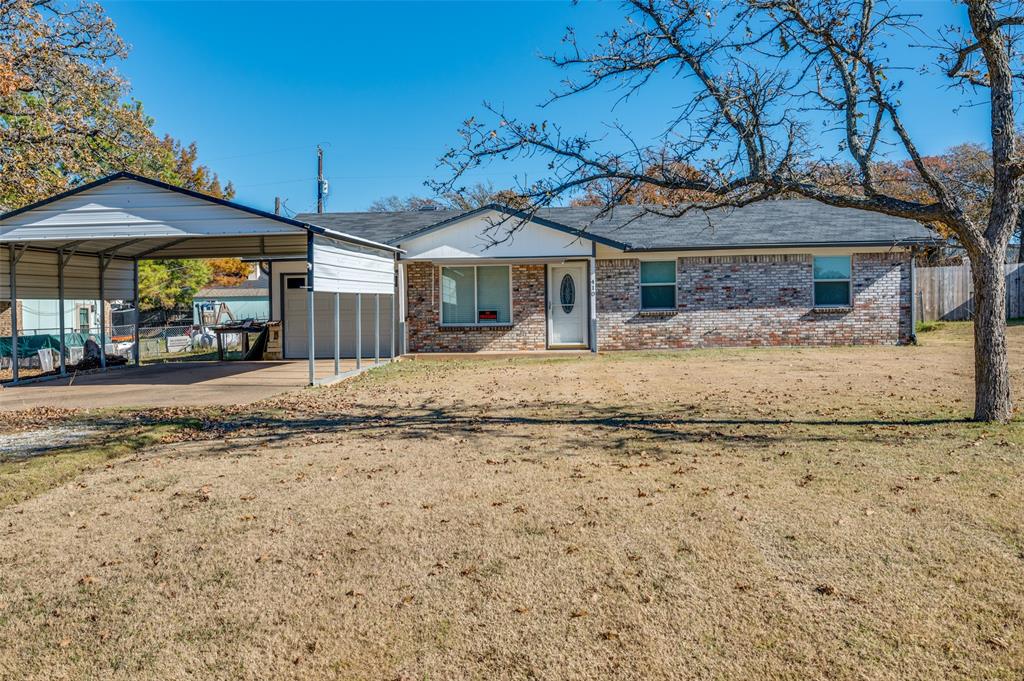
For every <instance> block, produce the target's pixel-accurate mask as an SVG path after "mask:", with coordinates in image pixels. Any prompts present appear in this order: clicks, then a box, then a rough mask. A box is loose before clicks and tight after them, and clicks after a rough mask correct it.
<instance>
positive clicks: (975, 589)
mask: <svg viewBox="0 0 1024 681" xmlns="http://www.w3.org/2000/svg"><path fill="white" fill-rule="evenodd" d="M1021 331H1024V329H1019V328H1015V329H1013V338H1012V349H1011V352H1012V356H1013V358H1014V362H1015V367H1014V382H1015V388H1016V390H1017V394H1018V395H1022V394H1024V381H1022V380H1021V379H1022V378H1024V374H1022V369H1024V363H1021V362H1020V360H1019V358H1020V357H1021V354H1020V352H1021V350H1022V346H1024V334H1022V333H1021ZM968 343H969V336H968V335H966V333H965V331H964V329H963V328H962V327H959V326H954V327H950V328H945V329H942V330H941V331H938V332H934V333H932V334H928V335H927V336H926V337H925V338H924V344H923V345H922V346H921V347H916V348H895V349H893V348H888V349H887V348H856V349H849V348H840V349H823V350H771V351H729V352H696V353H680V354H670V353H664V354H646V355H629V356H621V355H614V356H604V357H596V358H584V359H572V360H529V359H524V360H513V361H508V360H501V361H487V362H447V363H437V362H427V361H415V362H407V363H402V364H399V365H394V366H391V367H387V368H385V369H383V370H380V371H376V372H372V373H370V374H367V375H364V376H363V377H361V378H359V379H357V380H354V381H351V382H348V383H345V384H342V385H340V386H336V387H334V388H331V389H322V390H318V391H302V392H299V393H296V394H294V395H291V396H288V397H286V398H282V399H278V400H275V401H274V402H273V403H269V404H266V405H263V406H262V407H261V408H260V409H258V410H256V411H257V413H254V414H252V415H251V416H246V415H245V414H244V413H243V414H232V415H229V416H223V417H221V418H213V419H211V420H210V421H209V422H208V423H207V424H206V425H205V426H203V427H201V428H197V429H194V430H192V431H188V435H187V437H185V438H184V439H183V440H182V441H180V442H174V443H170V444H166V445H163V446H160V447H157V448H154V449H151V450H148V451H146V452H144V453H142V454H137V455H134V456H133V457H132V458H130V459H124V460H121V461H119V462H118V463H117V464H115V465H114V466H113V467H111V468H109V469H101V470H94V471H91V472H89V473H86V474H84V475H82V476H80V477H78V478H77V479H75V480H73V481H71V482H69V483H67V484H65V485H63V486H60V487H58V488H55V489H52V490H50V491H48V492H45V493H42V494H40V495H38V496H36V497H34V498H32V499H29V500H27V501H24V502H22V503H20V504H18V505H15V506H11V507H9V508H7V509H5V510H3V511H0V678H8V677H9V678H39V679H42V678H47V679H49V678H67V679H83V678H104V679H108V678H114V679H128V678H131V679H171V678H186V677H191V678H204V679H214V678H225V679H226V678H232V679H233V678H252V679H256V678H311V679H333V678H346V679H347V678H366V679H394V678H403V679H404V678H408V679H440V678H458V679H461V678H477V679H493V678H517V679H518V678H529V677H539V678H549V679H563V678H577V679H584V678H587V679H589V678H793V679H797V678H799V679H805V678H839V679H862V678H872V679H875V678H881V679H934V678H965V679H976V678H1005V679H1019V678H1021V676H1022V675H1024V614H1022V613H1024V580H1022V579H1021V575H1022V573H1024V428H1022V425H1021V423H1020V422H1015V423H1013V424H1010V425H1007V426H981V425H975V424H969V423H965V422H963V421H962V419H963V417H964V416H966V415H967V414H968V413H969V411H970V400H969V399H967V396H968V395H969V383H970V347H969V344H968ZM220 421H223V422H224V423H219V422H220ZM210 438H215V439H210Z"/></svg>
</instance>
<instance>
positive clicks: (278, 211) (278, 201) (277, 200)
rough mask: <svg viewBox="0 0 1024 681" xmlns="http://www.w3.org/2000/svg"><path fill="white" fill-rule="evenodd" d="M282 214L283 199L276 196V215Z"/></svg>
mask: <svg viewBox="0 0 1024 681" xmlns="http://www.w3.org/2000/svg"><path fill="white" fill-rule="evenodd" d="M280 214H281V197H280V196H275V197H274V215H280Z"/></svg>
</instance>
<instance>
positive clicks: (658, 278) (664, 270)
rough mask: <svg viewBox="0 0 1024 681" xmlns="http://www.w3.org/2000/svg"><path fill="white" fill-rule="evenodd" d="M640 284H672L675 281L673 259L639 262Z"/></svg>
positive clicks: (674, 263)
mask: <svg viewBox="0 0 1024 681" xmlns="http://www.w3.org/2000/svg"><path fill="white" fill-rule="evenodd" d="M640 283H641V284H674V283H676V262H675V260H664V261H661V262H641V263H640Z"/></svg>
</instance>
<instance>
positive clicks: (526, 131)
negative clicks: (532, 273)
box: [434, 0, 1024, 421]
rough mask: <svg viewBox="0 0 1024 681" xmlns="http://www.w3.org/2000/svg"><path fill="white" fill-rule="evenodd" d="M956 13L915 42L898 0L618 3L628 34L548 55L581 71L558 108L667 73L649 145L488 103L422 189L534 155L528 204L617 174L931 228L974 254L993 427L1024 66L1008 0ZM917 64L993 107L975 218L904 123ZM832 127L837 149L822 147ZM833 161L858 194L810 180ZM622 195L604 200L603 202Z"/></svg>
mask: <svg viewBox="0 0 1024 681" xmlns="http://www.w3.org/2000/svg"><path fill="white" fill-rule="evenodd" d="M960 6H961V7H962V8H963V10H964V20H963V22H962V24H963V25H962V26H961V27H955V26H954V27H946V29H945V30H944V31H943V32H942V35H940V36H925V35H923V34H922V33H921V32H920V29H919V28H918V24H919V23H920V22H919V21H918V17H917V16H915V15H912V14H908V13H907V12H906V11H904V10H905V8H906V5H904V4H902V3H899V2H885V1H884V0H814V1H804V0H626V1H625V2H624V3H623V7H624V9H625V10H626V13H627V17H626V21H625V22H624V23H623V24H622V26H620V27H619V28H617V29H615V30H612V31H609V32H606V33H605V34H603V35H602V36H600V38H599V40H598V41H596V43H595V44H594V46H592V47H587V46H586V45H584V44H583V43H582V42H580V41H579V40H578V39H577V36H576V35H575V34H574V33H573V32H572V30H570V31H569V33H568V34H567V36H566V38H565V44H566V45H567V48H566V49H565V51H564V52H563V53H561V54H558V55H555V56H551V57H548V59H549V60H550V61H551V62H552V63H553V64H554V65H555V66H557V67H559V68H562V69H566V70H569V71H572V72H575V73H576V74H577V76H576V77H574V78H573V77H570V78H568V79H567V80H565V81H563V88H562V89H560V90H559V91H558V92H556V93H555V94H554V95H553V96H552V100H555V99H559V98H561V97H567V96H572V95H576V94H579V93H583V92H587V91H589V90H593V89H596V88H600V87H607V86H612V87H617V88H620V89H621V92H622V97H623V98H629V97H631V96H633V95H634V94H635V93H637V92H638V91H639V90H641V89H642V88H643V87H644V85H645V84H646V83H648V82H649V80H650V79H651V78H652V77H653V76H654V75H655V74H660V73H662V72H664V73H667V74H671V75H673V76H674V77H676V78H678V79H680V80H681V82H680V88H679V92H680V100H679V101H676V102H672V105H673V106H674V108H673V110H672V120H671V122H670V125H668V126H667V129H666V130H665V132H664V134H662V135H661V136H660V139H657V140H655V142H654V143H652V144H650V145H644V144H640V143H636V142H635V141H634V140H633V139H632V138H631V137H630V136H629V135H628V134H627V133H626V131H624V130H621V129H618V132H619V133H621V136H618V135H616V136H615V139H618V140H620V143H618V144H615V143H614V140H613V139H609V138H595V137H588V136H586V135H572V134H568V133H566V132H564V131H563V129H562V128H561V127H560V126H558V125H556V124H552V123H548V122H536V123H532V122H525V121H521V120H517V119H515V118H513V117H511V116H506V115H505V114H504V113H503V112H502V111H499V110H498V109H496V108H495V107H492V106H490V105H485V106H486V108H487V111H488V112H489V114H488V117H490V116H491V115H493V116H494V117H496V119H497V120H496V121H494V122H493V123H490V122H487V121H479V120H477V119H475V118H471V119H470V120H468V121H466V122H465V124H464V126H463V129H462V131H461V134H462V137H463V142H462V144H461V145H460V146H458V147H456V148H453V149H451V150H449V152H448V153H447V154H446V155H445V156H444V157H443V158H442V159H441V163H442V165H445V166H447V167H448V168H449V169H450V175H449V177H448V178H447V179H446V180H443V181H441V182H438V183H435V186H434V188H435V190H436V191H438V192H439V193H442V194H443V193H445V192H450V191H453V190H456V189H455V188H456V187H457V186H458V183H459V181H460V178H461V177H462V176H463V175H464V174H465V173H467V172H468V171H470V170H474V169H477V168H479V167H480V166H481V165H482V164H484V163H485V162H488V161H491V160H516V159H520V158H523V157H530V156H537V155H540V156H543V157H544V158H546V159H547V160H548V166H547V167H548V173H547V176H546V177H544V178H542V179H540V180H538V181H535V182H532V183H530V184H529V185H525V186H522V187H520V188H519V193H520V194H521V195H523V196H524V197H526V198H528V199H529V200H530V202H531V205H532V206H534V207H539V206H542V205H546V204H549V203H551V202H553V201H555V200H557V199H559V198H564V197H566V196H568V195H571V194H573V193H574V192H578V191H579V190H580V189H581V188H584V187H587V186H593V183H595V182H601V181H611V182H614V183H615V186H616V187H618V188H620V190H621V191H622V192H631V191H636V190H637V189H638V188H640V187H648V188H652V187H653V188H656V189H662V190H666V191H669V192H671V191H679V190H686V191H688V192H699V194H700V196H701V197H702V200H700V201H696V202H694V203H690V204H686V205H679V206H668V207H649V208H648V210H650V211H652V212H658V213H660V214H664V215H680V214H682V213H684V212H686V211H690V210H707V209H710V208H715V207H721V206H743V205H746V204H750V203H752V202H755V201H761V200H765V199H769V198H773V197H777V196H783V195H797V196H803V197H806V198H811V199H816V200H818V201H822V202H824V203H826V204H829V205H833V206H840V207H850V208H860V209H864V210H870V211H876V212H879V213H885V214H888V215H895V216H899V217H904V218H910V219H913V220H918V221H920V222H922V223H926V224H933V225H934V224H938V225H943V226H944V227H945V228H946V229H948V231H949V232H951V233H952V234H954V235H955V236H956V238H957V239H958V240H959V241H960V243H961V244H963V246H964V248H965V249H966V251H967V253H968V256H969V257H970V260H971V264H972V272H973V277H974V285H975V312H976V313H975V321H974V336H975V383H976V402H975V414H974V415H975V418H976V419H977V420H982V421H992V420H997V421H1005V420H1007V419H1009V418H1010V417H1011V415H1012V405H1011V401H1010V383H1009V372H1008V366H1007V355H1006V336H1005V333H1006V319H1005V289H1006V280H1005V274H1004V269H1003V263H1004V258H1005V253H1006V247H1007V244H1008V242H1009V239H1010V236H1011V234H1012V233H1013V231H1014V227H1015V225H1016V224H1017V214H1018V203H1019V198H1020V196H1019V195H1020V188H1019V186H1018V185H1019V182H1018V180H1019V178H1020V177H1021V175H1022V174H1024V162H1022V159H1021V157H1020V155H1019V154H1018V150H1017V136H1016V135H1015V134H1014V132H1015V129H1016V127H1015V118H1014V116H1015V110H1014V108H1015V99H1014V95H1015V91H1014V81H1015V80H1018V79H1020V78H1021V77H1022V76H1024V74H1022V73H1021V72H1020V70H1019V68H1018V70H1015V66H1017V67H1019V57H1020V53H1019V51H1018V43H1019V38H1020V27H1021V26H1022V25H1024V11H1022V8H1021V6H1020V4H1019V2H1007V1H1004V2H999V1H996V0H966V1H965V2H963V3H962V4H960ZM890 42H893V43H894V44H895V43H899V44H903V45H906V44H908V43H909V44H913V45H917V46H919V47H921V54H922V59H921V61H920V62H918V63H902V64H897V63H893V62H892V58H891V55H892V54H893V53H894V51H893V50H892V49H891V47H890ZM928 69H931V72H932V73H933V74H934V75H936V76H937V77H941V78H943V79H945V80H946V82H947V84H948V85H949V86H950V87H953V88H959V89H962V90H963V91H964V92H966V93H968V94H970V93H974V94H975V96H976V97H978V99H980V100H983V101H981V102H978V103H979V104H983V105H985V106H987V107H988V108H989V109H990V111H991V133H992V134H991V158H992V160H991V164H992V190H991V203H990V206H989V208H988V210H987V212H986V215H984V217H983V219H979V218H977V216H975V215H972V212H971V211H969V210H968V209H967V207H966V206H965V205H964V203H963V201H962V199H961V197H960V194H959V193H958V192H957V191H955V190H954V188H953V187H951V186H950V184H949V183H950V180H949V178H948V177H946V176H943V175H942V174H939V173H936V172H935V171H934V169H933V168H931V167H929V164H927V163H925V162H924V160H923V158H922V155H921V153H920V152H919V150H918V146H917V144H916V143H915V141H914V138H913V137H912V136H911V133H910V131H908V130H907V128H906V127H905V126H904V124H903V120H902V118H901V115H900V114H901V111H902V110H903V109H904V108H905V106H907V104H906V103H904V102H903V101H902V100H901V92H902V90H903V85H904V81H905V80H906V79H910V78H917V77H922V76H921V75H920V74H921V73H923V72H924V71H925V70H928ZM939 96H942V95H939ZM916 104H918V105H920V106H927V107H934V106H935V105H936V103H935V102H933V101H927V102H917V103H916ZM832 135H834V136H835V137H836V138H838V140H837V141H838V146H839V154H838V155H835V154H830V153H827V152H826V151H825V147H824V144H825V140H828V141H831V137H832ZM609 147H611V148H609ZM614 147H618V148H614ZM834 148H835V147H833V149H834ZM893 155H896V156H897V157H899V158H905V159H908V160H909V162H910V163H911V165H912V167H913V169H914V170H915V172H916V173H917V175H918V176H919V180H920V183H921V185H922V187H923V188H924V189H925V190H926V196H925V198H924V199H918V200H911V199H907V198H903V197H900V196H897V195H894V193H893V192H888V191H886V186H885V182H883V181H882V180H883V179H884V178H879V177H877V168H878V167H879V163H880V162H883V161H886V160H888V159H890V158H891V157H892V156H893ZM842 158H845V159H846V161H847V162H848V163H849V165H850V167H851V168H852V170H853V174H854V176H855V178H854V179H855V181H856V183H857V184H858V186H859V191H857V192H848V191H846V192H844V191H837V190H836V188H835V187H834V186H830V185H829V184H828V183H824V182H821V181H820V178H821V173H820V172H816V170H817V169H820V165H821V164H822V163H836V162H838V161H840V160H841V159H842ZM680 168H690V169H693V168H695V169H697V170H698V171H699V173H693V172H689V171H688V172H685V173H681V172H679V171H678V169H680ZM617 198H618V197H617V196H616V192H612V193H610V194H608V195H607V197H606V203H605V206H604V210H603V211H602V212H607V211H609V210H611V209H612V207H613V206H614V205H615V203H616V201H617Z"/></svg>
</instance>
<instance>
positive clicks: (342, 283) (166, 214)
mask: <svg viewBox="0 0 1024 681" xmlns="http://www.w3.org/2000/svg"><path fill="white" fill-rule="evenodd" d="M0 245H3V246H4V247H5V248H6V251H7V253H6V256H7V257H6V258H2V259H0V299H9V300H10V301H11V322H12V323H11V326H12V336H11V337H12V348H13V349H12V358H11V359H12V362H11V364H12V371H13V378H14V382H15V383H17V382H18V379H19V377H18V358H17V345H18V343H17V334H18V330H17V300H19V299H57V300H60V301H63V300H64V299H65V298H66V297H72V298H85V299H98V300H102V301H111V300H134V301H135V303H136V304H135V308H134V309H135V311H136V320H135V321H136V323H135V324H134V327H135V334H134V348H133V353H134V361H135V363H136V364H138V363H139V360H140V356H139V338H138V296H139V291H138V263H139V261H140V260H147V259H152V260H162V259H182V258H225V257H237V258H246V259H253V260H266V261H270V262H272V263H276V264H283V263H292V265H291V268H292V269H295V268H296V266H297V269H298V271H299V272H300V273H301V274H302V275H304V282H303V288H304V290H305V296H306V300H307V301H308V302H307V305H306V306H305V307H306V310H305V313H306V314H305V319H304V320H302V322H303V323H304V325H305V328H306V334H305V336H306V338H307V339H308V348H307V352H306V358H307V359H308V360H309V382H310V383H311V384H314V383H318V382H326V381H331V380H335V379H336V378H338V377H340V376H341V372H340V358H341V354H342V353H341V339H342V335H343V334H342V331H343V321H342V319H343V317H342V314H341V313H342V309H343V305H342V296H352V297H354V299H355V301H356V302H355V305H356V307H357V308H361V307H364V305H365V306H366V307H370V308H371V309H379V308H380V307H381V299H382V298H384V299H385V300H386V303H387V304H386V305H385V306H384V308H385V309H386V310H387V311H388V312H391V319H390V320H388V319H386V318H385V319H384V320H382V319H381V315H379V314H378V315H376V318H375V319H376V321H377V323H378V327H377V334H376V335H377V337H378V338H379V337H380V333H379V324H380V323H381V322H382V321H383V322H384V323H388V324H389V327H390V333H389V334H388V340H389V343H388V348H387V355H388V356H391V357H393V356H394V355H395V339H396V336H397V334H396V332H395V327H396V326H397V324H396V320H395V319H394V311H395V310H397V305H395V304H394V296H395V292H396V283H395V273H396V267H395V260H396V257H397V254H398V252H399V251H398V249H396V248H394V247H392V246H388V245H386V244H380V243H376V242H373V241H370V240H367V239H362V238H360V237H355V236H352V235H349V234H344V233H341V232H337V231H333V230H330V229H325V228H322V227H319V226H317V225H314V224H311V223H308V222H300V221H297V220H292V219H289V218H285V217H282V216H279V215H274V214H272V213H266V212H264V211H260V210H256V209H253V208H249V207H247V206H243V205H240V204H237V203H233V202H230V201H225V200H223V199H217V198H213V197H210V196H206V195H204V194H200V193H198V192H194V191H190V190H187V189H183V188H181V187H175V186H173V185H169V184H166V183H164V182H159V181H157V180H153V179H150V178H145V177H140V176H138V175H134V174H131V173H118V174H115V175H112V176H110V177H107V178H104V179H102V180H98V181H96V182H93V183H90V184H86V185H83V186H81V187H78V188H76V189H73V190H71V191H69V192H66V193H63V194H60V195H57V196H54V197H51V198H49V199H46V200H44V201H41V202H39V203H35V204H32V205H30V206H26V207H24V208H21V209H18V210H15V211H12V212H10V213H7V214H5V215H3V216H0ZM285 269H288V268H287V267H285ZM368 297H371V298H372V300H370V301H367V302H368V303H369V304H368V305H367V304H366V303H364V298H368ZM325 298H326V299H327V303H328V304H327V306H326V307H327V309H331V308H333V314H332V315H331V319H330V323H331V325H332V326H333V340H334V343H333V345H334V347H333V354H334V359H335V362H334V367H335V371H334V374H333V375H332V376H328V377H326V378H323V379H318V378H317V376H316V364H315V359H316V356H317V350H316V340H317V338H318V335H319V337H320V338H321V339H322V338H323V334H318V333H317V326H318V325H320V324H323V323H325V322H327V321H328V320H325V319H318V318H317V314H316V311H317V310H318V309H319V310H321V311H323V310H324V308H325V305H324V299H325ZM58 309H59V314H60V327H61V329H62V332H61V333H60V339H61V353H60V355H61V356H60V362H61V364H60V373H61V375H66V371H67V368H66V366H65V357H66V351H65V350H66V349H65V347H64V335H65V333H66V329H67V326H66V324H65V320H64V307H63V302H61V304H60V305H58ZM278 309H279V310H280V312H281V313H282V314H281V317H285V316H286V315H285V314H284V312H285V309H284V306H283V305H282V306H279V308H278ZM100 318H101V326H100V346H101V347H104V348H105V347H106V340H107V329H106V320H105V319H104V316H103V315H101V316H100ZM291 321H292V323H295V320H294V319H293V320H291ZM361 321H362V315H356V316H355V318H354V319H353V320H352V323H353V324H354V325H355V326H357V327H358V326H361ZM287 322H288V320H287V319H286V320H285V322H284V323H287ZM357 338H358V339H359V340H357V341H356V345H357V353H358V354H357V358H358V356H359V355H361V354H362V352H361V347H360V346H361V342H360V341H361V338H362V335H361V334H358V332H357ZM377 345H378V347H377V348H374V349H373V350H374V353H373V354H375V355H377V356H379V355H380V354H381V351H380V347H379V346H380V343H379V342H378V344H377ZM320 354H321V356H322V355H323V352H322V349H321V353H320ZM103 355H105V353H101V356H103ZM105 361H106V360H105V357H103V358H102V359H101V362H102V363H103V364H104V368H105ZM357 363H358V359H357ZM360 368H361V367H360Z"/></svg>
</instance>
